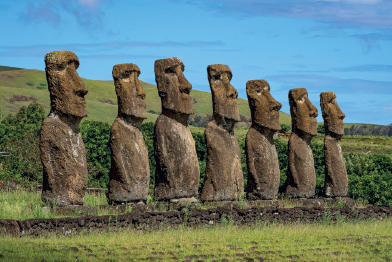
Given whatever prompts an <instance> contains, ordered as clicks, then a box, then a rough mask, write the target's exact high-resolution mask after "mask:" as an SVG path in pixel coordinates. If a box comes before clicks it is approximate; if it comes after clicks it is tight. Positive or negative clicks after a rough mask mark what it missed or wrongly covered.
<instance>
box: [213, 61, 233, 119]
mask: <svg viewBox="0 0 392 262" xmlns="http://www.w3.org/2000/svg"><path fill="white" fill-rule="evenodd" d="M207 73H208V82H209V83H210V88H211V93H212V107H213V112H214V118H215V119H223V120H224V121H232V122H238V121H240V113H239V109H238V101H237V97H238V93H237V90H236V89H235V88H234V87H233V86H232V85H231V84H230V81H231V78H232V77H233V74H232V73H231V70H230V68H229V67H228V66H227V65H220V64H216V65H209V66H208V67H207Z"/></svg>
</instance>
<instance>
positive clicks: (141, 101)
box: [112, 64, 147, 119]
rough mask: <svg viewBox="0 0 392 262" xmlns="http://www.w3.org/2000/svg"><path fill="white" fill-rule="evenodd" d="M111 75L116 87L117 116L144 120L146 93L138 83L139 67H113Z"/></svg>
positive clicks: (126, 65) (127, 65) (131, 65)
mask: <svg viewBox="0 0 392 262" xmlns="http://www.w3.org/2000/svg"><path fill="white" fill-rule="evenodd" d="M112 74H113V79H114V86H115V87H116V94H117V101H118V115H119V116H131V117H136V118H142V119H146V118H147V111H146V101H145V98H146V93H145V92H144V89H143V87H142V85H141V84H140V82H139V75H140V69H139V67H138V66H137V65H135V64H120V65H115V66H113V72H112Z"/></svg>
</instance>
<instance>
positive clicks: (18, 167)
mask: <svg viewBox="0 0 392 262" xmlns="http://www.w3.org/2000/svg"><path fill="white" fill-rule="evenodd" d="M44 119H45V111H44V109H43V108H42V106H39V105H38V104H37V103H34V104H30V105H29V106H28V107H27V108H26V107H24V106H23V107H21V109H20V110H19V112H18V113H17V114H16V115H14V116H13V115H8V116H7V117H5V118H3V119H2V120H1V123H0V151H3V152H9V153H10V156H9V157H3V158H1V166H0V180H8V179H14V180H15V181H18V182H22V184H23V185H24V186H28V185H29V184H31V183H32V182H33V183H37V182H38V183H42V164H41V160H40V150H39V145H38V137H39V131H40V128H41V124H42V121H43V120H44Z"/></svg>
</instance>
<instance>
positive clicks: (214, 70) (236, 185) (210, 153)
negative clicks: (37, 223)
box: [201, 65, 244, 201]
mask: <svg viewBox="0 0 392 262" xmlns="http://www.w3.org/2000/svg"><path fill="white" fill-rule="evenodd" d="M207 72H208V81H209V83H210V87H211V93H212V104H213V110H214V112H213V119H212V121H211V122H210V123H208V125H207V127H206V129H205V131H204V134H205V137H206V145H207V160H206V161H207V163H206V173H205V178H204V185H203V189H202V193H201V200H202V201H212V200H235V199H238V198H240V197H242V193H243V188H244V175H243V173H242V166H241V150H240V147H239V145H238V141H237V138H236V137H235V135H234V131H233V129H234V126H235V124H236V122H238V121H239V119H240V117H239V111H238V101H237V97H238V93H237V90H236V89H235V88H234V87H233V86H232V85H231V84H230V80H231V78H232V73H231V70H230V68H229V67H228V66H227V65H209V66H208V67H207Z"/></svg>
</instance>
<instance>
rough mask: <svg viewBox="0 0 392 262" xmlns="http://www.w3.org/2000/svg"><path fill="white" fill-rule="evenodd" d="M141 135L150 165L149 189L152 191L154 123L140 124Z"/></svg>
mask: <svg viewBox="0 0 392 262" xmlns="http://www.w3.org/2000/svg"><path fill="white" fill-rule="evenodd" d="M142 133H143V138H144V142H145V143H146V147H147V150H148V160H149V164H150V189H151V190H153V188H154V185H155V168H156V163H155V157H154V146H153V143H154V123H152V122H146V123H143V124H142Z"/></svg>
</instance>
